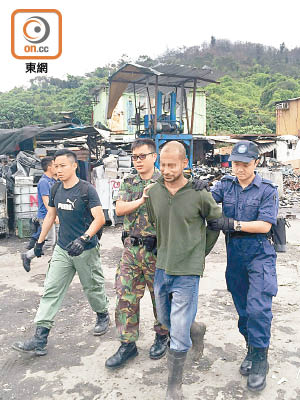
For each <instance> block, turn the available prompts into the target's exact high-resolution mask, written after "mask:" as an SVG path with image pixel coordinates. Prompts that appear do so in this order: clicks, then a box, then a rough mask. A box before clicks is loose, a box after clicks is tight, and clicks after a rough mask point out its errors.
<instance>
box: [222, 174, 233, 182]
mask: <svg viewBox="0 0 300 400" xmlns="http://www.w3.org/2000/svg"><path fill="white" fill-rule="evenodd" d="M234 178H235V177H234V176H233V175H225V176H223V178H221V181H233V180H234Z"/></svg>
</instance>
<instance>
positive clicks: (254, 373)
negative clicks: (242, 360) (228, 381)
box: [247, 347, 269, 392]
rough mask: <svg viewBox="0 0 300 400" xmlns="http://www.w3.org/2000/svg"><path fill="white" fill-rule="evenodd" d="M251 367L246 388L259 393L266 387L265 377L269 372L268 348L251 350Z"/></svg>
mask: <svg viewBox="0 0 300 400" xmlns="http://www.w3.org/2000/svg"><path fill="white" fill-rule="evenodd" d="M251 358H252V367H251V370H250V372H249V376H248V382H247V388H248V389H249V390H251V391H252V392H259V391H261V390H263V389H264V388H265V387H266V377H267V373H268V372H269V363H268V348H262V349H257V348H255V347H253V348H252V350H251Z"/></svg>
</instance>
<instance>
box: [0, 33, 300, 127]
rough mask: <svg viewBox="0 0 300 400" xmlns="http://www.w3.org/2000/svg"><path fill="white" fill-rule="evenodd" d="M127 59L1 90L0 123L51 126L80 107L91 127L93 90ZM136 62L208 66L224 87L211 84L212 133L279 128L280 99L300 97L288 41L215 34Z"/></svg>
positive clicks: (296, 52)
mask: <svg viewBox="0 0 300 400" xmlns="http://www.w3.org/2000/svg"><path fill="white" fill-rule="evenodd" d="M125 62H129V60H128V58H127V56H126V55H123V56H122V57H121V59H120V60H118V62H116V63H115V64H110V65H106V66H105V67H99V68H97V69H96V70H95V71H92V72H90V73H87V74H86V75H85V76H72V75H68V76H67V79H66V80H61V79H57V78H51V77H47V76H45V77H37V78H35V79H33V80H31V85H30V87H29V88H28V89H24V88H14V89H13V90H11V91H9V92H5V93H0V127H8V126H9V127H16V128H17V127H21V126H24V125H29V124H39V125H48V124H51V123H53V122H58V121H60V118H61V117H60V114H59V112H61V111H74V112H75V115H76V117H77V118H79V119H80V120H81V121H82V123H83V124H88V125H90V124H91V115H92V100H93V99H92V96H91V94H90V90H91V89H92V88H93V87H95V86H97V85H99V84H100V83H102V82H105V81H106V80H107V78H108V76H109V74H111V73H112V72H114V71H115V70H116V69H118V68H119V67H120V66H121V65H122V64H124V63H125ZM135 62H137V63H139V64H142V65H146V66H155V65H156V64H157V63H175V64H184V65H191V66H196V67H198V68H203V76H206V77H208V78H209V77H211V78H213V79H218V80H219V81H220V82H221V84H220V85H215V84H210V85H207V86H206V87H205V90H206V92H207V132H208V134H211V135H212V134H234V133H238V134H241V133H272V132H275V107H274V102H276V101H279V100H285V99H288V98H293V97H300V78H299V77H300V48H295V49H292V50H289V49H287V48H286V46H285V44H284V43H282V44H281V45H280V47H279V49H276V48H274V47H268V46H263V45H261V44H255V43H241V42H235V43H232V42H230V41H228V40H223V39H222V40H218V39H216V38H214V37H211V41H210V43H203V44H202V45H200V46H194V47H182V48H178V49H174V50H168V51H166V52H165V53H164V54H162V55H161V56H159V57H158V58H157V59H151V58H150V57H148V56H147V55H141V56H140V57H139V58H138V59H137V60H135ZM211 71H212V73H211Z"/></svg>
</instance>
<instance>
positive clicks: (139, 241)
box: [122, 231, 157, 251]
mask: <svg viewBox="0 0 300 400" xmlns="http://www.w3.org/2000/svg"><path fill="white" fill-rule="evenodd" d="M127 237H129V238H130V243H131V245H132V246H144V247H146V250H147V251H153V250H155V249H156V244H157V239H156V236H131V235H129V233H128V232H126V231H123V232H122V241H123V243H124V240H125V239H126V238H127Z"/></svg>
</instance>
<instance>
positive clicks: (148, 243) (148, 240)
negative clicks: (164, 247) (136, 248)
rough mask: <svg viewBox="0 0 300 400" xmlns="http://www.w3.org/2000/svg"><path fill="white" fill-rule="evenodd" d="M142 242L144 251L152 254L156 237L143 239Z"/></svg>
mask: <svg viewBox="0 0 300 400" xmlns="http://www.w3.org/2000/svg"><path fill="white" fill-rule="evenodd" d="M143 242H144V246H145V248H146V250H147V251H151V252H152V253H154V251H155V250H156V245H157V240H156V237H154V236H149V237H146V238H144V239H143Z"/></svg>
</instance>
